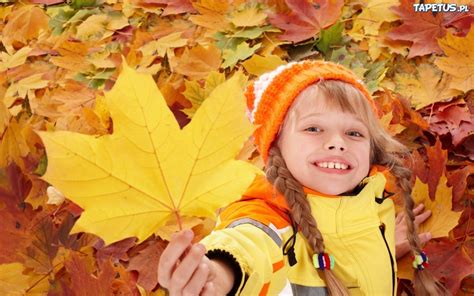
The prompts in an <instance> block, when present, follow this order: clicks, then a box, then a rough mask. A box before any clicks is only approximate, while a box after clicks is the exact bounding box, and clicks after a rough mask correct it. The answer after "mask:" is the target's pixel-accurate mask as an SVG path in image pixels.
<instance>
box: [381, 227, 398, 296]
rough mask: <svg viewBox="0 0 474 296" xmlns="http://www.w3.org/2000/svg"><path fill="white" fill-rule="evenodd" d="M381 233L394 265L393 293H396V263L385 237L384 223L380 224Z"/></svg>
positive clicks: (391, 262) (391, 263)
mask: <svg viewBox="0 0 474 296" xmlns="http://www.w3.org/2000/svg"><path fill="white" fill-rule="evenodd" d="M379 229H380V233H381V234H382V238H383V241H384V243H385V247H387V251H388V256H389V257H390V265H391V266H392V295H395V266H394V265H395V263H394V262H393V257H392V252H391V251H390V248H389V246H388V243H387V239H386V238H385V224H384V223H382V224H380V226H379Z"/></svg>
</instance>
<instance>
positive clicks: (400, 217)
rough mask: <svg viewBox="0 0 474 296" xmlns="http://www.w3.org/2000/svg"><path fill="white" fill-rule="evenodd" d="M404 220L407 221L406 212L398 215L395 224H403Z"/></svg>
mask: <svg viewBox="0 0 474 296" xmlns="http://www.w3.org/2000/svg"><path fill="white" fill-rule="evenodd" d="M404 219H405V212H400V213H398V215H397V216H396V217H395V224H399V223H402V221H403V220H404Z"/></svg>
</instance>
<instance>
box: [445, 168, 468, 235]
mask: <svg viewBox="0 0 474 296" xmlns="http://www.w3.org/2000/svg"><path fill="white" fill-rule="evenodd" d="M472 174H474V166H465V167H464V168H462V169H458V170H456V171H454V172H451V173H450V174H449V175H448V186H452V187H453V209H454V210H456V208H458V210H461V209H462V208H464V206H462V205H461V204H460V201H461V198H462V197H463V195H464V191H465V190H466V185H467V177H468V176H470V175H472ZM473 227H474V225H473Z"/></svg>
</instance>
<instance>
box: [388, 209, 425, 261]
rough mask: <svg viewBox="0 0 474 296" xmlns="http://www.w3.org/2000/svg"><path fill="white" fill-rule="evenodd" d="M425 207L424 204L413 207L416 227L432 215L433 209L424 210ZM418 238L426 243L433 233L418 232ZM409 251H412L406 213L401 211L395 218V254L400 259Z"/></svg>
mask: <svg viewBox="0 0 474 296" xmlns="http://www.w3.org/2000/svg"><path fill="white" fill-rule="evenodd" d="M424 208H425V205H424V204H419V205H418V206H417V207H416V208H414V209H413V213H414V214H415V225H416V227H418V226H419V225H420V224H422V223H423V222H425V221H426V220H427V219H428V218H429V217H430V216H431V211H430V210H427V211H423V210H424ZM418 238H419V239H420V242H421V244H422V245H424V244H426V243H427V242H428V241H429V240H430V239H431V233H429V232H424V233H420V234H418ZM408 251H410V244H409V243H408V240H407V226H406V222H405V213H404V212H400V213H399V214H398V215H397V217H396V218H395V255H396V257H397V259H400V258H402V257H403V256H405V254H406V253H408Z"/></svg>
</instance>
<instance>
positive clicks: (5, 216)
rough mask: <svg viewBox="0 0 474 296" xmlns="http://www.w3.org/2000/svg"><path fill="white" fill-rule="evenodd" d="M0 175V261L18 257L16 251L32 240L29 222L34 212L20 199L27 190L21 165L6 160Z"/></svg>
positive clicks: (29, 184)
mask: <svg viewBox="0 0 474 296" xmlns="http://www.w3.org/2000/svg"><path fill="white" fill-rule="evenodd" d="M2 175H4V176H5V179H6V181H7V182H6V184H5V185H2V186H0V221H2V227H0V249H1V250H2V252H0V264H2V263H10V262H16V261H21V257H20V256H19V255H18V254H17V252H18V251H19V250H22V249H23V248H25V247H26V246H27V245H28V244H29V243H30V241H31V240H32V235H31V233H30V224H31V221H32V220H33V218H34V217H35V216H36V213H35V212H34V211H33V210H32V208H31V206H29V205H28V204H26V203H24V202H23V201H24V199H25V197H26V196H27V194H28V192H29V191H30V190H31V182H30V180H29V179H28V178H27V177H26V176H25V175H24V174H23V173H22V172H21V169H20V168H19V167H18V166H17V165H15V164H10V165H9V166H8V167H7V168H6V169H0V176H2ZM1 179H2V178H0V180H1Z"/></svg>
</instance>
